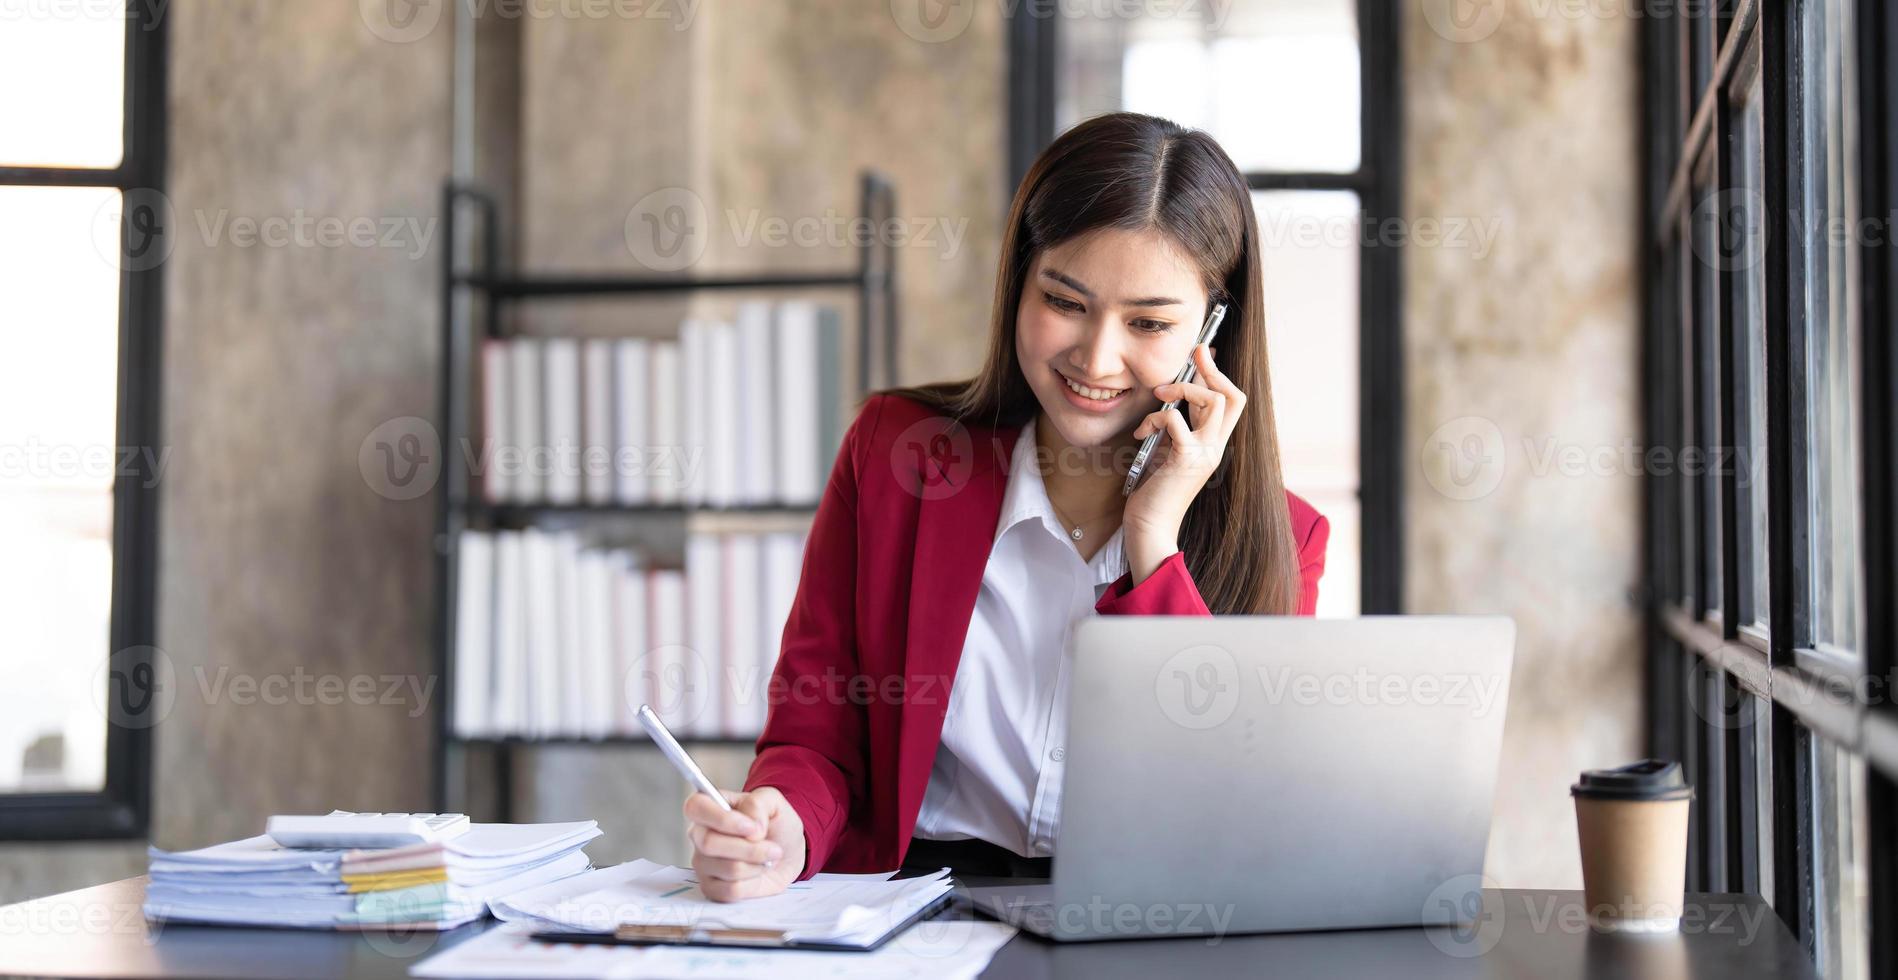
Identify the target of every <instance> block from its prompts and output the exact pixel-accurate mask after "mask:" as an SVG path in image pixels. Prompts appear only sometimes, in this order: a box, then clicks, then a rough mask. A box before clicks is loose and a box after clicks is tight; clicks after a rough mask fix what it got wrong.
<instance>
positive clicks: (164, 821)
mask: <svg viewBox="0 0 1898 980" xmlns="http://www.w3.org/2000/svg"><path fill="white" fill-rule="evenodd" d="M168 16H170V17H171V18H172V23H171V46H172V50H171V79H172V80H171V105H170V114H171V119H170V122H171V161H170V195H169V196H170V197H171V199H172V203H173V206H174V209H175V212H176V214H177V221H176V223H175V225H174V235H173V240H174V243H175V251H174V252H173V253H172V255H171V257H170V259H169V261H168V264H167V265H166V267H165V270H166V275H165V318H164V327H165V334H166V336H165V347H164V358H165V385H164V387H165V393H164V396H165V397H164V419H163V426H164V433H165V443H166V445H167V446H168V447H169V448H170V450H171V451H172V458H171V463H170V465H169V467H168V468H167V470H166V474H165V481H164V483H163V485H162V486H161V488H160V493H161V497H162V502H161V509H160V528H159V536H160V548H161V555H160V567H159V572H158V581H159V589H160V594H159V607H158V635H159V641H158V645H159V647H160V648H161V649H162V650H163V651H164V652H165V654H166V656H167V657H168V659H169V662H170V664H171V666H172V668H173V669H174V671H175V676H176V678H177V684H176V685H175V688H174V690H175V691H176V699H175V702H174V703H173V705H172V707H171V709H170V711H169V712H168V714H166V715H165V717H164V718H163V720H162V721H160V722H159V723H158V724H157V726H156V727H155V729H154V741H155V743H156V747H155V762H156V776H155V780H154V784H155V786H156V793H155V801H154V805H155V816H154V835H155V843H157V844H159V845H160V846H165V847H182V846H195V845H201V844H206V843H211V842H215V841H218V840H223V839H228V838H232V837H240V836H247V835H250V834H254V833H257V832H258V831H259V830H260V829H261V828H262V826H263V821H264V818H265V817H266V816H267V815H269V814H271V813H273V812H284V811H307V810H317V809H326V808H329V807H345V808H358V809H390V808H405V807H406V808H415V809H420V808H423V807H425V806H426V804H427V798H428V791H429V776H428V773H429V768H428V766H429V756H428V745H429V738H430V735H431V732H432V728H433V723H432V721H431V720H430V717H429V715H428V714H427V713H426V710H425V707H424V710H420V711H417V710H416V709H417V708H418V705H417V704H416V703H415V702H416V701H417V700H418V699H417V698H415V697H414V696H413V695H412V694H403V695H400V696H399V698H398V699H392V700H391V701H390V702H389V703H375V704H355V703H350V698H349V696H348V695H347V694H346V693H345V694H344V695H343V696H342V699H343V701H344V703H342V704H323V703H320V698H319V697H318V696H317V695H318V688H317V687H316V686H315V684H316V681H315V678H320V677H337V678H340V679H342V682H343V683H348V682H350V681H351V680H352V679H354V678H358V677H370V678H381V677H383V676H385V675H390V676H395V677H397V678H400V679H402V682H403V683H407V682H408V681H409V680H411V679H413V680H415V681H418V682H420V683H423V684H424V685H425V684H426V677H425V675H426V674H427V672H428V671H429V670H430V669H431V668H432V659H431V654H430V637H429V601H430V600H429V589H430V583H431V574H432V573H431V566H430V561H429V547H430V542H431V539H432V536H433V520H434V518H433V513H434V512H433V509H432V504H431V502H430V499H429V498H426V497H424V498H422V499H419V500H414V501H408V502H397V501H394V500H390V499H387V498H385V497H383V496H380V495H378V494H377V493H375V492H373V491H372V490H371V489H370V487H369V485H368V484H367V483H366V482H365V480H364V478H363V476H362V475H361V474H360V471H359V469H358V466H357V451H358V449H359V447H360V446H361V444H362V443H363V440H364V439H365V437H366V436H368V435H369V433H370V431H371V430H372V429H374V428H375V427H376V426H377V425H378V424H379V423H381V422H382V421H384V420H386V419H391V418H395V417H400V416H411V415H413V416H429V415H432V414H433V410H434V397H435V394H434V392H435V384H434V378H435V364H436V359H435V358H436V355H435V351H436V346H437V344H436V332H437V318H436V317H437V314H436V308H437V302H436V295H437V289H438V281H439V273H438V270H437V266H436V264H435V259H434V258H433V257H432V255H424V256H418V255H416V251H417V250H416V249H415V248H409V247H398V248H382V247H368V248H362V247H355V246H351V245H343V246H341V247H333V246H326V245H324V244H322V243H321V241H320V240H318V239H316V238H314V237H308V238H305V239H303V243H302V244H299V243H297V242H296V241H294V240H286V239H281V238H279V239H277V240H278V241H285V242H286V244H284V245H282V246H281V247H273V246H270V245H266V244H263V243H262V242H258V243H255V244H253V245H251V246H249V247H244V246H242V245H240V244H238V242H237V240H236V239H233V238H232V237H231V236H230V235H229V234H228V232H229V230H230V228H231V227H233V226H231V225H229V224H223V225H220V222H221V221H225V220H228V221H235V220H236V219H238V218H243V217H248V218H251V219H255V220H257V221H260V222H261V221H265V220H268V219H272V218H281V219H284V220H286V221H291V220H294V219H295V218H296V217H297V215H298V214H299V212H301V213H302V214H303V215H305V216H307V217H308V218H310V219H318V218H325V217H336V218H342V219H345V220H349V219H356V218H368V219H371V220H374V221H376V222H382V221H384V220H388V219H394V220H397V221H402V220H404V219H409V218H415V219H419V220H422V221H429V220H432V219H433V217H434V215H435V213H436V211H437V210H438V205H437V195H438V194H439V186H440V185H439V181H440V180H441V179H442V177H443V175H444V174H446V173H447V172H448V127H449V105H448V92H449V51H450V47H449V45H450V40H451V39H450V35H449V32H448V31H447V30H444V29H436V30H433V31H432V32H429V33H427V34H426V36H423V37H422V38H420V39H419V40H415V41H412V42H391V41H387V40H384V39H382V38H380V37H378V36H377V35H376V34H374V33H372V32H371V31H370V30H369V25H368V24H366V23H365V22H364V20H362V18H361V16H360V15H359V13H358V5H357V4H354V3H285V2H282V0H173V2H172V4H171V5H170V8H169V14H168ZM220 212H227V213H226V214H225V215H223V217H222V218H220ZM207 227H208V228H210V229H213V230H216V229H219V228H220V227H222V228H223V229H224V230H225V231H226V232H227V233H226V234H223V235H220V236H219V237H218V240H217V241H215V242H213V241H212V240H211V236H210V235H209V234H207V233H206V232H205V231H204V229H205V228H207ZM286 227H288V226H286ZM312 227H313V226H312ZM377 237H378V238H379V237H380V235H378V236H377ZM409 237H410V240H411V244H416V245H419V244H420V238H421V235H411V236H409ZM227 668H228V670H226V669H227ZM220 670H226V672H225V673H224V674H223V675H222V678H223V680H224V681H226V682H229V681H235V680H237V679H239V678H249V679H250V681H249V682H248V683H257V684H260V685H262V684H265V683H269V682H270V679H271V678H281V679H282V680H279V681H277V682H276V683H279V684H294V683H295V681H296V678H297V676H298V672H299V671H301V672H302V675H303V676H305V677H308V678H311V679H310V680H308V681H306V682H305V685H306V686H305V688H304V690H305V691H306V692H307V694H308V695H309V696H308V697H306V698H304V699H303V700H305V701H307V702H308V703H303V704H297V703H291V704H281V705H273V704H268V703H263V702H262V701H261V698H262V697H263V691H264V689H263V688H261V687H260V688H259V689H258V691H256V692H252V693H250V694H245V693H244V692H245V690H246V689H245V688H243V687H241V686H240V687H226V686H220V683H219V682H220V675H219V671H220ZM239 683H240V684H241V683H245V682H243V681H239ZM207 685H208V686H211V687H212V688H213V690H214V692H215V693H213V694H212V695H211V696H210V697H207V696H205V693H204V691H205V687H206V686H207ZM325 690H328V689H327V688H326V689H325ZM410 690H412V689H410ZM284 691H285V692H290V691H294V688H284ZM381 695H382V690H381V687H380V685H378V690H377V693H376V694H375V695H374V697H373V699H380V698H381ZM246 702H248V703H246ZM411 712H415V716H414V717H411V716H410V714H411ZM144 863H145V862H144V845H143V843H142V842H137V843H131V844H76V845H59V846H57V847H46V846H38V845H10V846H8V847H6V848H5V849H0V901H4V900H7V899H9V898H19V897H25V896H29V895H35V894H44V893H47V892H52V891H59V890H65V889H68V888H75V887H80V886H83V885H89V884H94V883H96V882H98V881H102V880H107V879H110V878H117V877H123V876H124V875H127V874H133V873H137V872H139V871H142V870H143V867H144Z"/></svg>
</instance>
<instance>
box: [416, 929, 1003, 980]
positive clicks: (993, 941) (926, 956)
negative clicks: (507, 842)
mask: <svg viewBox="0 0 1898 980" xmlns="http://www.w3.org/2000/svg"><path fill="white" fill-rule="evenodd" d="M532 931H533V927H532V926H531V925H529V924H527V923H503V924H502V925H499V926H496V927H495V928H493V929H490V930H488V931H487V932H485V933H482V934H481V935H479V936H476V937H474V938H473V939H469V940H467V941H465V942H462V943H460V944H458V945H456V946H455V947H454V948H452V949H448V950H445V951H443V952H440V953H437V954H435V955H434V956H431V957H429V958H428V959H426V960H423V961H421V962H420V963H417V964H416V965H415V966H413V967H411V968H410V969H409V975H410V976H413V977H517V978H527V980H544V978H546V980H558V978H565V977H662V978H663V977H694V978H696V977H722V978H726V980H789V978H792V977H800V978H801V977H826V978H831V980H859V978H863V980H869V978H873V977H875V978H885V977H893V978H919V980H920V978H929V980H968V978H972V977H975V976H976V975H978V974H980V973H981V972H982V971H983V970H984V969H985V968H987V967H988V964H989V961H990V960H992V959H994V958H995V953H996V951H997V950H999V949H1001V948H1002V946H1003V945H1004V944H1006V943H1007V942H1008V941H1009V940H1010V939H1012V938H1014V935H1015V927H1014V926H1010V925H1005V924H1003V923H1000V922H991V921H988V920H986V919H954V920H932V921H928V922H922V923H918V924H917V925H915V926H912V927H910V928H909V929H908V930H906V931H904V932H903V933H902V934H901V935H898V936H896V937H894V938H892V939H891V940H890V941H889V942H888V943H886V944H884V945H883V946H882V947H880V948H878V949H877V950H875V951H873V952H868V953H816V952H810V951H806V950H798V951H792V950H780V951H771V950H750V949H720V948H715V947H710V946H605V945H594V944H586V943H537V942H534V941H533V940H531V939H529V938H527V935H528V933H530V932H532Z"/></svg>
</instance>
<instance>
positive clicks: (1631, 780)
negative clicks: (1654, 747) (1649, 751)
mask: <svg viewBox="0 0 1898 980" xmlns="http://www.w3.org/2000/svg"><path fill="white" fill-rule="evenodd" d="M1569 793H1571V794H1572V795H1575V796H1586V797H1589V798H1590V799H1597V800H1685V799H1691V798H1692V797H1693V795H1694V788H1693V787H1692V786H1689V785H1687V779H1686V777H1685V776H1683V775H1682V774H1681V764H1680V763H1678V762H1668V761H1666V760H1664V759H1642V760H1641V761H1640V762H1632V763H1629V764H1628V765H1625V766H1621V767H1619V768H1616V769H1590V770H1588V771H1587V772H1584V773H1582V780H1581V782H1578V783H1576V784H1575V785H1573V786H1570V787H1569Z"/></svg>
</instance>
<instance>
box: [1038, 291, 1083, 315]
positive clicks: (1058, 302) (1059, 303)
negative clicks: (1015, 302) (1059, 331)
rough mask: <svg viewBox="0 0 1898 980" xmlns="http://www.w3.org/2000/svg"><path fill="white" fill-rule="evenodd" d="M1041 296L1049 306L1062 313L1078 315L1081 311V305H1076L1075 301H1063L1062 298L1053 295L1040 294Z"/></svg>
mask: <svg viewBox="0 0 1898 980" xmlns="http://www.w3.org/2000/svg"><path fill="white" fill-rule="evenodd" d="M1041 295H1042V297H1043V298H1045V299H1046V300H1047V301H1048V305H1049V306H1052V307H1054V308H1055V309H1057V310H1060V311H1061V312H1063V313H1079V312H1081V311H1082V309H1083V307H1082V306H1081V304H1079V303H1076V302H1075V301H1073V300H1071V299H1065V298H1063V297H1060V296H1056V295H1055V294H1053V293H1042V294H1041Z"/></svg>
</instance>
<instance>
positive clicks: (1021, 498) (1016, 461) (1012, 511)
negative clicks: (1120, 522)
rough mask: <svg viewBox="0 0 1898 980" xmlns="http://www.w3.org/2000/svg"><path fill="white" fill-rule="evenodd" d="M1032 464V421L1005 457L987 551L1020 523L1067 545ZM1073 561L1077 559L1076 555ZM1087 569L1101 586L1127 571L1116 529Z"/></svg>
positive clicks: (1045, 487) (1043, 486)
mask: <svg viewBox="0 0 1898 980" xmlns="http://www.w3.org/2000/svg"><path fill="white" fill-rule="evenodd" d="M1036 464H1037V460H1036V456H1035V420H1034V419H1032V418H1031V419H1029V420H1028V424H1026V425H1024V426H1022V430H1021V435H1019V436H1017V437H1016V438H1015V450H1014V452H1013V453H1012V454H1010V456H1009V460H1008V489H1007V490H1005V491H1004V492H1003V494H1002V515H1001V519H999V520H997V521H996V522H995V538H994V540H993V541H992V542H991V543H990V547H993V546H994V545H995V544H998V543H1000V542H1001V540H1002V535H1004V534H1006V533H1008V531H1009V529H1010V528H1013V527H1014V526H1015V525H1017V524H1021V523H1023V522H1034V523H1038V524H1040V526H1041V527H1042V528H1044V529H1046V531H1047V532H1048V533H1049V534H1052V535H1054V536H1055V537H1056V538H1057V539H1059V540H1060V541H1061V542H1062V543H1064V544H1069V537H1068V529H1067V528H1066V527H1064V526H1063V525H1062V523H1061V518H1060V517H1058V516H1056V515H1055V512H1054V504H1053V503H1052V502H1050V501H1049V500H1048V486H1047V484H1046V483H1044V482H1042V479H1041V467H1040V466H1038V465H1036ZM1071 546H1072V545H1071V544H1070V547H1071ZM1075 557H1077V558H1078V557H1080V555H1079V553H1078V552H1077V553H1076V555H1075ZM1088 567H1090V568H1092V569H1094V570H1095V572H1096V573H1097V574H1096V578H1098V579H1099V580H1100V581H1102V582H1113V581H1114V580H1116V579H1118V578H1120V576H1121V575H1122V574H1123V573H1124V572H1126V571H1127V556H1126V552H1125V550H1124V549H1123V547H1122V542H1121V529H1120V528H1115V529H1114V534H1113V536H1112V537H1110V538H1108V539H1107V543H1106V544H1103V545H1101V548H1100V550H1099V551H1097V552H1095V553H1094V559H1093V560H1092V561H1090V562H1088ZM1102 576H1105V577H1102Z"/></svg>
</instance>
